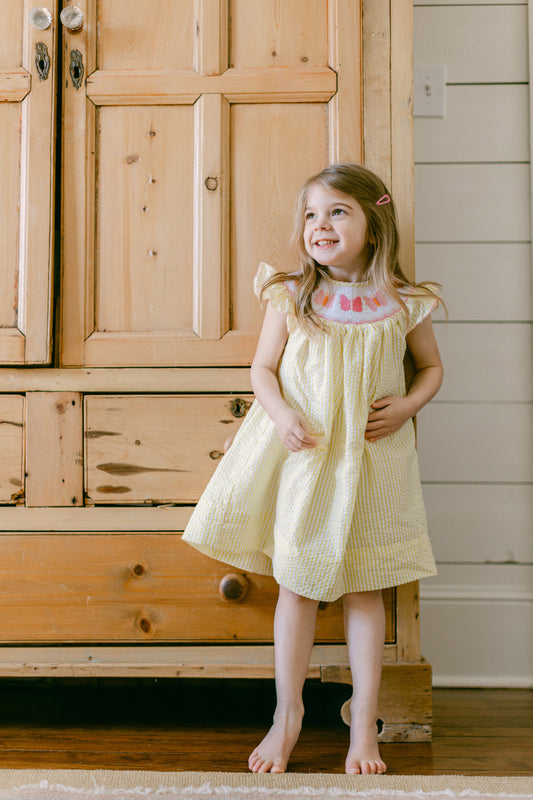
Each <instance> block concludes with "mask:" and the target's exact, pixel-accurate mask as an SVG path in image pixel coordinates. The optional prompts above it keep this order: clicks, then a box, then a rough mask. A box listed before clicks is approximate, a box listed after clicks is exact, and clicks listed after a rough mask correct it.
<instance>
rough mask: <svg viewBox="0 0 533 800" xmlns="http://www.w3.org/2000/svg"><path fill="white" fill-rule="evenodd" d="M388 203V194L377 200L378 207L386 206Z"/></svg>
mask: <svg viewBox="0 0 533 800" xmlns="http://www.w3.org/2000/svg"><path fill="white" fill-rule="evenodd" d="M387 203H390V197H389V195H388V194H384V195H383V197H380V198H379V200H376V205H377V206H384V205H386V204H387Z"/></svg>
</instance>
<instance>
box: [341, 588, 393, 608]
mask: <svg viewBox="0 0 533 800" xmlns="http://www.w3.org/2000/svg"><path fill="white" fill-rule="evenodd" d="M342 602H343V605H344V606H376V605H378V606H379V605H381V604H382V603H383V595H382V592H381V589H376V590H374V591H371V592H350V593H349V594H345V595H343V597H342Z"/></svg>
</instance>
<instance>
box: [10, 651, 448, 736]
mask: <svg viewBox="0 0 533 800" xmlns="http://www.w3.org/2000/svg"><path fill="white" fill-rule="evenodd" d="M0 677H57V678H64V677H69V678H88V677H101V678H104V677H115V678H156V677H157V678H202V677H203V678H273V677H274V648H273V646H272V645H235V646H228V645H196V644H192V645H175V646H171V645H166V646H163V645H154V646H150V645H144V646H137V647H135V646H123V647H120V646H119V647H117V646H108V647H105V646H96V647H94V646H92V645H88V646H86V647H83V646H79V645H76V646H74V645H73V646H66V645H58V646H56V647H49V646H44V647H35V646H26V647H11V646H2V647H0ZM307 677H308V678H314V679H319V680H321V681H323V682H324V683H346V684H351V683H352V679H351V672H350V668H349V666H348V664H347V656H346V647H345V646H343V645H316V646H315V647H314V648H313V654H312V657H311V663H310V665H309V671H308V673H307ZM341 715H342V717H343V719H344V721H345V722H346V723H347V724H349V709H348V708H347V703H345V704H344V706H343V709H342V710H341ZM379 715H380V718H381V719H382V721H383V728H382V730H381V733H380V735H379V740H380V741H381V742H429V741H431V722H432V703H431V666H430V664H428V663H427V661H425V660H424V659H421V660H420V661H417V662H409V663H384V664H383V674H382V681H381V690H380V696H379Z"/></svg>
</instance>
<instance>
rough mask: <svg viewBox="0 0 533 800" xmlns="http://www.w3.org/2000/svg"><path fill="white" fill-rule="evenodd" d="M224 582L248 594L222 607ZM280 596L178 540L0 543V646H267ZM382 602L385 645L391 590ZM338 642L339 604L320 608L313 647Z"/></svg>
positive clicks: (266, 583) (390, 635)
mask: <svg viewBox="0 0 533 800" xmlns="http://www.w3.org/2000/svg"><path fill="white" fill-rule="evenodd" d="M234 575H237V576H238V578H234V577H231V576H234ZM228 576H230V577H229V578H228ZM223 579H226V580H225V582H224V586H225V587H226V589H225V590H226V592H227V593H228V594H229V595H230V596H237V598H238V595H239V591H242V588H241V587H242V586H244V592H245V595H244V596H242V597H241V598H240V599H234V600H232V599H226V598H225V597H224V596H223V594H222V593H221V589H220V585H221V581H223ZM277 594H278V587H277V584H276V582H275V581H274V579H273V578H267V577H263V576H260V575H253V574H251V573H246V574H245V573H243V572H242V571H239V570H235V569H234V568H232V567H228V566H225V565H224V564H222V563H221V562H219V561H215V560H213V559H210V558H207V557H206V556H203V555H201V554H200V553H198V552H197V551H196V550H195V549H194V548H192V547H190V546H189V545H186V544H185V543H183V542H182V541H181V535H180V534H178V533H161V534H157V533H156V534H154V533H138V534H133V533H127V534H121V533H112V534H111V533H109V534H106V533H91V534H87V533H83V534H82V533H64V534H53V533H50V534H49V533H39V534H15V533H13V534H10V533H4V534H1V535H0V606H1V607H2V608H1V611H2V613H1V614H0V641H1V642H2V643H8V642H9V643H15V642H27V643H30V642H31V643H39V642H65V643H67V642H140V641H141V642H143V641H144V642H178V641H180V642H200V641H201V642H228V641H241V642H270V641H272V624H273V615H274V608H275V605H276V600H277ZM384 595H385V601H386V609H387V639H388V642H389V643H392V642H394V639H395V635H394V632H395V624H394V622H395V595H394V590H388V591H387V592H385V593H384ZM343 637H344V633H343V617H342V603H341V601H337V602H335V603H330V604H327V605H325V607H324V608H319V611H318V620H317V641H322V642H325V641H328V642H339V641H343Z"/></svg>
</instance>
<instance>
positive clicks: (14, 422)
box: [0, 395, 25, 503]
mask: <svg viewBox="0 0 533 800" xmlns="http://www.w3.org/2000/svg"><path fill="white" fill-rule="evenodd" d="M24 438H25V434H24V397H22V396H20V395H0V452H1V453H2V457H1V458H0V503H17V502H24V499H23V498H24Z"/></svg>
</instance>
